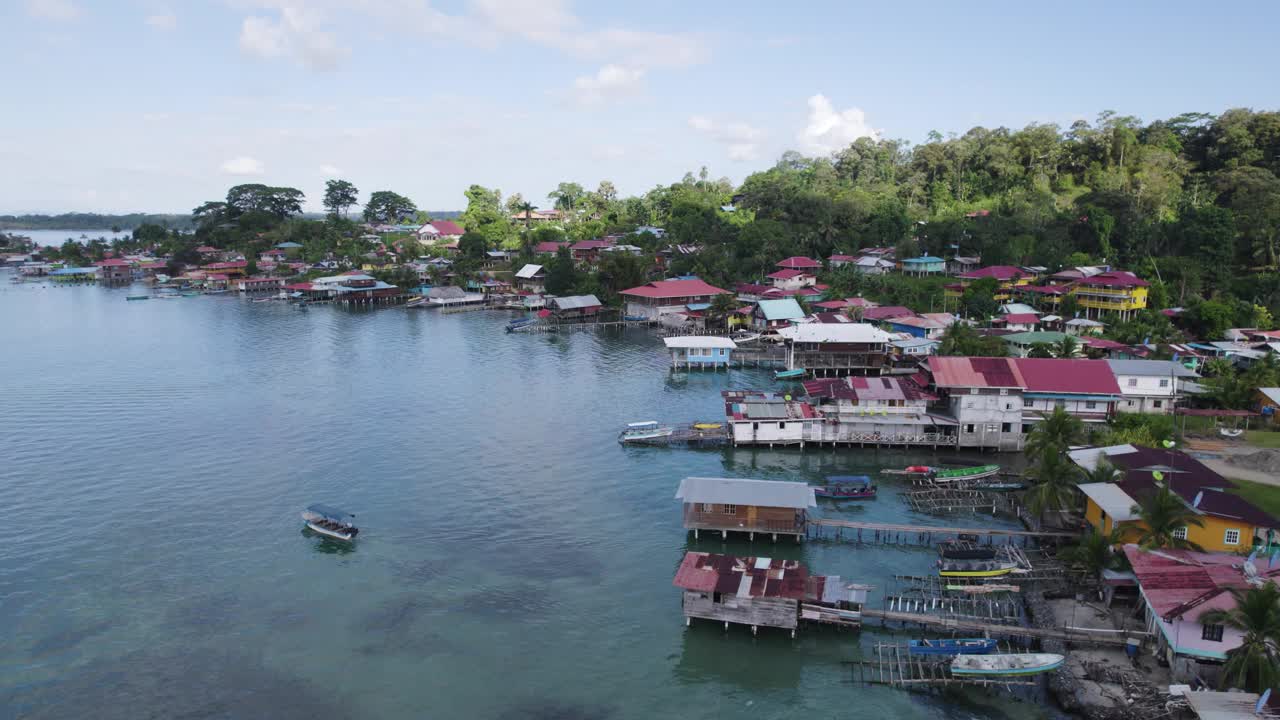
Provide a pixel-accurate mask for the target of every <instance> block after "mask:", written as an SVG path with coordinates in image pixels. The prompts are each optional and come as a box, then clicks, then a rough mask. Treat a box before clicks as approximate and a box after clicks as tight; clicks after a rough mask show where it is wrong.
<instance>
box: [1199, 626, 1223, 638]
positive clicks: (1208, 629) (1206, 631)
mask: <svg viewBox="0 0 1280 720" xmlns="http://www.w3.org/2000/svg"><path fill="white" fill-rule="evenodd" d="M1200 639H1201V640H1212V641H1213V642H1222V626H1221V625H1204V626H1203V627H1202V628H1201V630H1200Z"/></svg>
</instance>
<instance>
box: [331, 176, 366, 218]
mask: <svg viewBox="0 0 1280 720" xmlns="http://www.w3.org/2000/svg"><path fill="white" fill-rule="evenodd" d="M358 200H359V191H357V190H356V186H355V185H352V184H351V183H349V182H347V181H346V180H329V181H326V182H325V184H324V208H325V210H328V211H329V215H330V216H332V217H335V218H336V217H342V218H345V217H346V216H347V209H348V208H351V207H354V206H355V204H356V203H357V202H358Z"/></svg>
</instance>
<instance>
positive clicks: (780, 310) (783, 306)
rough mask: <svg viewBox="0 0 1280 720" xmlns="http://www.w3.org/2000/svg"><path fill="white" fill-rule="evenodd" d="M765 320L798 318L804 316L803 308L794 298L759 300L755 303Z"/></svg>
mask: <svg viewBox="0 0 1280 720" xmlns="http://www.w3.org/2000/svg"><path fill="white" fill-rule="evenodd" d="M756 307H758V308H760V312H762V313H764V319H765V320H799V319H800V318H802V317H804V310H803V309H801V307H800V303H798V302H796V299H795V298H783V299H781V300H761V301H760V302H758V303H756Z"/></svg>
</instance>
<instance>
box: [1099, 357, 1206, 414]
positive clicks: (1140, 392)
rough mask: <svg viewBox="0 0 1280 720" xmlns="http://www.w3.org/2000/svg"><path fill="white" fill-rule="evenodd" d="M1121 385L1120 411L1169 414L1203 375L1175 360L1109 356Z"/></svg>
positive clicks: (1109, 363) (1111, 365) (1118, 407)
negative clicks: (1188, 384)
mask: <svg viewBox="0 0 1280 720" xmlns="http://www.w3.org/2000/svg"><path fill="white" fill-rule="evenodd" d="M1107 364H1108V365H1109V366H1110V367H1111V372H1112V373H1113V374H1114V375H1115V376H1116V382H1117V383H1118V384H1119V385H1120V394H1121V396H1122V399H1121V401H1120V404H1119V405H1117V406H1116V410H1117V411H1119V412H1131V413H1157V414H1160V415H1169V414H1171V413H1172V412H1173V409H1174V407H1175V406H1176V405H1177V404H1178V401H1179V400H1181V399H1182V397H1183V396H1184V395H1185V394H1186V392H1187V383H1188V382H1194V379H1196V378H1199V377H1200V376H1199V375H1197V374H1196V373H1194V372H1192V371H1190V370H1188V369H1187V368H1186V367H1185V366H1184V365H1183V364H1182V363H1176V362H1173V361H1172V360H1108V361H1107Z"/></svg>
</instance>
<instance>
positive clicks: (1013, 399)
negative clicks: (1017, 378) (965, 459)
mask: <svg viewBox="0 0 1280 720" xmlns="http://www.w3.org/2000/svg"><path fill="white" fill-rule="evenodd" d="M949 405H950V410H951V416H952V417H954V418H955V419H956V420H957V421H959V423H960V427H959V428H958V433H957V434H958V437H959V440H958V444H959V446H960V447H975V448H992V449H996V450H1021V449H1022V443H1023V434H1022V392H1021V391H1020V390H1017V389H1000V388H956V389H953V390H951V393H950V399H949Z"/></svg>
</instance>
